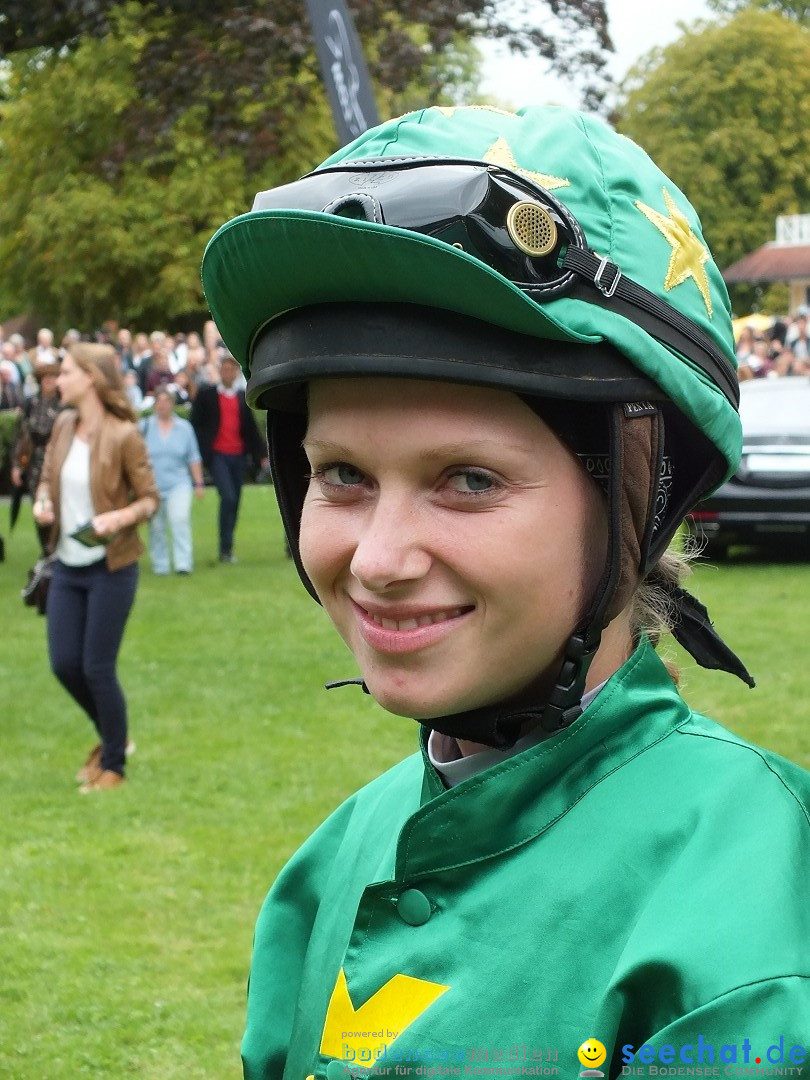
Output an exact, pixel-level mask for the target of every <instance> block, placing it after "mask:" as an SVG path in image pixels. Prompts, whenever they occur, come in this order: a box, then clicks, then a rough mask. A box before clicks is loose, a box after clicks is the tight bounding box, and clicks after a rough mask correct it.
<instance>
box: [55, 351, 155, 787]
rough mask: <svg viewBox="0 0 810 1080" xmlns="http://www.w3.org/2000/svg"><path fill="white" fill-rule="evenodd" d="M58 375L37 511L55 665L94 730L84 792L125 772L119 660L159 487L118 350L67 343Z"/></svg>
mask: <svg viewBox="0 0 810 1080" xmlns="http://www.w3.org/2000/svg"><path fill="white" fill-rule="evenodd" d="M58 382H59V392H60V395H61V398H62V402H63V405H65V406H69V407H68V408H66V409H65V411H64V412H62V413H60V414H59V416H58V417H57V420H56V423H55V424H54V429H53V434H52V436H51V441H50V442H49V444H48V449H47V451H46V454H45V462H44V464H43V467H42V475H41V478H40V482H39V486H38V488H37V495H36V501H35V503H34V517H35V518H36V520H37V522H38V524H40V525H50V526H51V537H50V547H51V550H52V551H53V552H54V553H55V555H56V564H55V570H54V574H53V578H52V581H51V587H50V591H49V594H48V611H47V615H48V650H49V654H50V661H51V668H52V670H53V673H54V674H55V675H56V677H57V678H58V679H59V681H60V682H61V683H62V685H63V686H64V687H65V689H66V690H67V691H68V693H69V694H70V695H71V696H72V697H73V698H74V700H75V701H76V703H77V704H78V705H79V706H80V707H81V708H82V709H84V711H85V712H86V713H87V715H88V716H89V717H90V719H91V721H92V722H93V725H94V726H95V728H96V730H97V732H98V736H99V739H100V742H99V743H98V745H97V746H95V747H94V748H93V750H92V751H91V752H90V755H89V756H88V758H87V760H86V761H85V764H84V766H83V767H82V768H81V769H80V770H79V773H78V774H77V780H79V781H80V782H81V783H82V787H81V788H80V791H81V792H82V793H83V794H84V793H87V792H91V791H102V790H106V789H109V788H114V787H118V786H119V785H120V784H121V783H123V780H124V765H125V758H126V747H127V707H126V700H125V698H124V694H123V691H122V689H121V685H120V683H119V682H118V676H117V674H116V664H117V659H118V650H119V648H120V645H121V639H122V638H123V634H124V627H125V626H126V621H127V618H128V616H129V612H130V610H131V608H132V604H133V601H134V599H135V591H136V588H137V584H138V557H139V556H140V555H141V554H142V552H143V550H144V549H143V545H142V544H141V542H140V539H139V537H138V532H137V526H138V525H139V524H140V523H141V522H142V521H146V520H147V518H149V517H151V515H152V514H153V513H154V512H155V510H156V509H157V507H158V503H159V497H158V493H157V489H156V487H155V480H154V476H153V475H152V469H151V467H150V465H149V459H148V456H147V453H146V447H145V446H144V442H143V439H142V438H141V435H140V432H139V431H138V428H137V426H136V424H135V422H134V421H135V416H134V413H133V411H132V408H131V406H130V404H129V400H128V398H127V396H126V392H125V390H124V387H123V384H122V382H121V376H120V373H119V371H118V366H117V363H116V356H115V351H114V350H113V349H112V348H111V347H110V346H107V345H90V344H85V343H79V344H76V345H73V346H71V348H70V351H69V352H68V353H67V354H66V356H65V358H64V359H63V361H62V367H61V371H60V373H59V380H58Z"/></svg>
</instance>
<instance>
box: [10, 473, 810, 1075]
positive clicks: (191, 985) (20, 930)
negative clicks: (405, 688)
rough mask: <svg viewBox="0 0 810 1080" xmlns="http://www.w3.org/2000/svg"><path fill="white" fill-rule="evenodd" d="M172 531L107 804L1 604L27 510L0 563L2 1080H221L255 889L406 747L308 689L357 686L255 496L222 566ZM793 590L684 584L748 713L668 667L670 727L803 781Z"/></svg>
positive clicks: (807, 739) (233, 1050)
mask: <svg viewBox="0 0 810 1080" xmlns="http://www.w3.org/2000/svg"><path fill="white" fill-rule="evenodd" d="M0 514H2V519H3V525H4V526H5V520H6V507H5V506H3V507H0ZM194 515H195V519H194V526H195V539H196V558H197V570H196V572H195V574H194V575H193V576H192V577H190V578H174V577H171V578H154V577H152V575H151V573H150V571H149V568H148V560H146V559H145V560H144V561H143V563H142V577H141V584H140V588H139V593H138V598H137V601H136V606H135V610H134V612H133V615H132V617H131V620H130V623H129V626H128V630H127V637H126V639H125V642H124V648H123V651H122V658H121V665H120V667H121V677H122V681H123V683H124V686H125V689H126V692H127V697H128V701H129V706H130V717H131V728H132V735H133V737H134V738H135V740H136V741H137V744H138V749H137V752H136V754H135V755H134V757H133V758H132V759H131V761H130V767H129V770H128V775H129V782H128V783H127V785H126V787H125V788H123V789H122V790H121V791H116V792H110V793H104V794H101V795H96V796H88V797H86V798H82V797H80V796H78V795H77V794H76V785H75V784H74V783H73V774H74V773H75V771H76V769H77V768H78V767H79V765H80V764H81V763H82V761H83V759H84V757H85V755H86V753H87V751H88V750H89V749H90V746H91V745H92V744H93V742H94V739H93V735H92V732H91V730H90V728H89V725H88V723H87V721H86V719H84V718H83V716H82V715H81V713H80V712H79V710H78V709H77V708H76V707H75V706H74V705H73V704H72V702H71V701H70V700H69V698H68V697H67V695H66V694H65V693H64V691H62V689H61V688H60V687H59V686H58V685H57V683H56V682H55V680H54V679H53V677H52V676H51V674H50V671H49V669H48V664H47V658H46V651H45V626H44V619H41V618H39V617H38V616H37V615H36V614H35V613H34V611H33V610H32V609H29V608H24V607H23V606H22V604H21V602H20V599H19V589H20V586H21V585H22V583H23V581H24V579H25V571H26V569H27V568H28V566H29V565H31V563H32V562H33V559H34V552H35V545H34V538H33V529H32V527H31V521H30V508H29V507H28V506H26V507H25V509H24V511H23V515H22V517H21V520H20V522H19V524H18V526H17V529H16V531H15V533H14V534H13V536H12V538H11V540H8V539H7V561H6V563H5V564H4V565H2V566H0V610H2V625H3V648H2V654H0V655H1V656H2V660H0V677H1V679H0V723H1V724H2V748H3V752H2V757H0V791H2V804H1V805H2V810H3V812H2V815H0V836H1V839H0V851H2V860H1V861H0V1080H78V1078H81V1077H93V1078H98V1080H102V1078H103V1080H122V1078H125V1077H138V1078H143V1080H181V1078H182V1080H203V1078H204V1080H227V1078H234V1080H235V1078H237V1077H239V1076H240V1075H241V1069H240V1066H239V1040H240V1037H241V1031H242V1021H243V1014H244V997H245V981H246V976H247V970H248V963H249V956H250V947H251V937H252V930H253V923H254V921H255V917H256V914H257V912H258V909H259V906H260V904H261V901H262V899H263V897H264V894H265V892H266V890H267V887H268V885H269V883H270V882H271V881H272V879H273V877H274V875H275V874H276V872H277V871H278V869H279V867H280V866H281V864H282V863H283V861H284V860H285V859H286V858H287V857H288V856H289V855H290V854H291V852H292V851H293V850H294V848H295V847H296V846H297V845H298V844H299V843H300V842H301V841H302V840H303V839H304V838H305V837H306V836H307V835H308V833H309V832H310V831H311V830H312V828H313V827H314V826H315V825H316V824H317V823H318V822H319V821H320V820H322V819H323V817H325V816H326V814H328V813H329V811H330V810H331V809H332V808H333V807H335V806H336V805H337V804H338V803H339V802H340V801H341V800H342V799H343V798H345V797H346V796H347V795H348V794H349V793H350V792H351V791H353V790H354V789H355V788H357V787H358V786H359V785H361V784H363V783H364V782H366V781H367V780H369V779H371V778H372V777H373V776H376V775H377V774H378V773H379V772H381V771H382V770H383V769H385V768H386V767H387V766H389V765H390V764H392V763H393V762H394V761H396V760H398V759H399V758H400V757H402V756H403V755H405V754H407V753H409V752H410V751H411V750H413V749H414V747H415V740H416V726H415V725H414V724H413V723H411V722H409V721H407V720H402V719H395V718H392V717H389V716H387V715H386V714H385V713H383V712H382V710H380V709H379V708H378V707H377V706H375V705H374V703H373V702H372V701H370V699H369V698H367V697H365V696H364V695H363V694H361V693H360V691H359V690H356V689H354V688H346V689H343V690H334V691H330V692H329V694H327V693H326V692H325V691H324V690H323V689H322V686H323V683H324V682H325V681H326V680H328V679H332V678H340V677H344V676H349V675H353V674H355V668H354V665H353V662H352V660H351V657H350V656H349V655H348V653H347V652H346V650H345V648H344V647H343V645H342V644H341V643H340V642H339V640H338V639H337V637H336V635H335V634H334V633H333V632H332V631H331V630H330V627H329V625H328V623H327V620H326V617H325V615H324V614H323V612H322V611H321V610H320V609H319V608H318V607H317V606H316V605H315V604H314V603H313V602H312V601H311V600H310V599H309V597H308V596H307V595H306V593H305V592H304V590H303V588H302V587H301V585H300V584H299V582H298V579H297V577H296V575H295V573H294V570H293V568H292V565H291V563H290V562H289V560H288V559H286V558H285V556H284V547H283V540H282V535H281V528H280V525H279V521H278V516H277V513H276V509H275V501H274V497H273V492H272V489H271V488H269V487H256V488H250V489H247V490H246V493H245V502H244V505H243V509H242V518H241V522H240V525H239V530H238V535H237V552H238V556H239V563H238V564H237V565H235V566H220V565H219V564H218V563H215V562H214V557H215V554H216V529H215V515H216V496H215V494H214V493H213V492H211V491H209V492H208V493H207V495H206V498H205V499H204V500H203V502H202V503H201V504H199V505H198V504H195V507H194ZM3 531H6V532H7V530H5V528H4V529H3ZM809 586H810V564H805V563H802V562H779V563H767V562H764V561H756V560H746V561H743V560H737V561H734V562H732V563H731V564H729V565H726V566H723V567H720V568H716V567H708V566H707V567H704V568H701V569H700V570H699V571H698V573H697V576H696V578H695V579H694V587H695V591H696V592H697V593H698V594H699V595H700V597H701V599H703V600H704V602H706V603H707V604H708V605H709V608H710V611H711V612H712V615H713V617H714V619H715V622H716V625H717V627H718V629H720V630H721V631H722V632H723V633H724V634H725V635H726V637H727V639H728V641H729V643H730V644H731V645H732V646H733V647H734V648H735V649H737V651H738V652H739V653H740V655H741V656H742V657H743V659H744V660H745V661H746V662H747V664H748V666H749V668H750V669H751V670H752V672H753V673H754V674H755V675H756V677H757V680H758V684H759V686H758V689H757V690H754V691H749V690H748V689H746V688H745V687H744V686H743V684H742V683H739V682H737V680H735V679H733V678H732V677H731V676H728V675H725V674H721V673H710V672H703V671H700V670H699V669H697V668H696V667H695V665H694V663H692V662H691V660H690V661H688V662H687V660H686V659H685V658H684V657H683V654H680V653H678V654H677V655H678V659H679V660H680V661H681V663H682V666H683V672H684V675H683V692H684V695H685V696H686V698H687V699H688V700H689V701H690V703H692V704H694V705H695V706H696V707H699V708H700V709H701V710H702V711H705V712H709V713H710V714H712V715H714V716H715V718H716V719H718V720H720V721H721V722H722V723H724V724H726V725H727V726H728V727H730V728H732V729H733V730H734V731H737V732H739V733H741V734H743V735H744V736H745V737H747V738H750V739H752V740H754V741H756V742H759V743H761V744H763V745H765V746H768V747H770V748H772V749H774V750H777V751H778V752H780V753H782V754H785V755H786V756H788V757H791V758H793V759H794V760H796V761H799V762H800V763H801V764H803V765H805V766H810V731H809V730H808V725H807V723H806V717H807V711H808V710H807V706H806V702H805V688H806V685H807V676H806V670H807V668H806V659H805V656H806V650H807V641H808V640H810V614H809V613H808V604H807V596H808V595H810V587H809ZM669 652H670V653H672V654H675V653H676V652H677V650H675V649H674V648H670V649H669Z"/></svg>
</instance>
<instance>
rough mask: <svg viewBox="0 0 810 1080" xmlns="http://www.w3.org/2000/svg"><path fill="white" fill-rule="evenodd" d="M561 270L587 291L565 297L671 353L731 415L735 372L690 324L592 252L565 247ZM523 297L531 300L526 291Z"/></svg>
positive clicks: (737, 388) (737, 396) (736, 389)
mask: <svg viewBox="0 0 810 1080" xmlns="http://www.w3.org/2000/svg"><path fill="white" fill-rule="evenodd" d="M562 267H563V269H566V270H573V271H574V272H575V273H576V274H578V275H579V276H580V277H581V278H583V279H584V280H585V281H586V282H587V283H588V285H591V286H593V289H589V290H588V292H587V293H585V292H584V291H583V290H578V289H577V288H576V287H575V288H574V289H573V290H571V291H570V292H569V293H568V295H569V296H571V297H573V298H574V299H579V300H586V301H587V302H588V303H590V304H597V305H598V306H599V307H603V308H606V309H607V310H608V311H615V312H617V313H618V314H619V315H624V316H625V317H626V318H628V319H630V320H631V321H632V322H634V323H636V324H637V325H639V326H641V327H642V329H644V330H646V331H647V333H648V334H650V335H651V336H652V337H654V338H655V339H656V340H658V341H661V342H663V343H664V344H666V345H671V346H672V347H673V348H676V349H677V350H678V352H680V353H682V354H683V355H684V356H686V357H687V359H689V360H691V361H692V363H694V364H696V365H697V367H699V368H700V370H701V371H703V372H705V373H706V374H707V375H708V376H709V377H710V378H711V379H712V381H713V382H714V383H715V384H716V385H717V386H718V387H719V389H720V390H722V392H723V393H724V394H725V396H726V397H727V398H728V400H729V401H730V402H731V404H732V405H733V406H734V407H735V409H736V408H737V407H738V405H739V401H740V386H739V382H738V381H737V375H736V372H735V371H734V369H733V368H732V366H731V364H730V363H729V361H728V360H727V359H726V357H725V356H724V355H723V353H722V352H721V351H720V350H719V349H718V348H717V346H716V345H715V344H714V342H713V341H712V340H711V338H710V337H709V336H708V335H707V334H704V333H703V332H702V331H701V329H700V328H699V327H698V326H696V325H695V324H694V323H693V322H692V321H691V319H687V318H686V317H685V316H684V315H681V313H680V312H679V311H678V310H677V309H676V308H674V307H673V306H672V305H671V304H668V303H667V302H666V301H665V300H662V299H661V297H660V296H656V295H655V293H652V292H650V291H649V290H648V289H645V288H644V287H643V286H642V285H639V284H638V283H637V282H635V281H633V280H632V279H631V278H629V277H627V276H626V275H625V274H623V273H622V272H621V270H620V269H619V267H618V266H616V264H615V263H613V262H610V261H609V260H605V259H604V258H601V257H600V256H599V255H596V254H595V253H594V252H592V251H588V250H586V249H584V248H575V247H569V248H568V249H567V251H566V253H565V257H564V258H563V261H562ZM524 288H526V287H525V286H524ZM526 291H527V292H528V293H529V295H531V287H528V288H526ZM661 323H664V324H665V327H666V329H664V327H662V326H661V325H660V324H661ZM673 332H674V333H673Z"/></svg>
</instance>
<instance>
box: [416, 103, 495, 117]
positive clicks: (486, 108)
mask: <svg viewBox="0 0 810 1080" xmlns="http://www.w3.org/2000/svg"><path fill="white" fill-rule="evenodd" d="M431 108H432V109H436V110H437V111H438V112H440V113H441V114H442V116H452V115H453V113H455V112H458V111H459V109H477V110H478V111H479V112H491V113H497V114H498V116H515V115H516V114H515V113H513V112H509V111H508V110H507V109H498V108H496V107H495V106H494V105H431Z"/></svg>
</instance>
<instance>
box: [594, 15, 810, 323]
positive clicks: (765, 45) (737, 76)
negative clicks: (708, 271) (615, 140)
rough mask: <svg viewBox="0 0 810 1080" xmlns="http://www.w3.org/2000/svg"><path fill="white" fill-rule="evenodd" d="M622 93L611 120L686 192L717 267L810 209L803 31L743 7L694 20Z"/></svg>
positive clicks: (809, 90)
mask: <svg viewBox="0 0 810 1080" xmlns="http://www.w3.org/2000/svg"><path fill="white" fill-rule="evenodd" d="M624 93H625V97H624V101H623V104H622V105H621V106H620V107H619V110H618V114H617V116H616V118H615V120H616V124H617V127H618V128H619V130H620V131H622V132H623V133H624V134H626V135H629V136H630V138H632V139H634V140H635V141H636V142H638V143H640V144H641V146H643V147H644V148H645V149H646V150H647V151H648V153H649V154H650V155H651V156H652V157H653V158H654V159H655V161H656V162H658V164H659V165H660V166H661V168H662V169H663V170H664V172H666V173H667V174H668V175H669V176H671V177H672V179H673V180H674V181H675V183H677V184H678V185H679V186H680V187H682V188H683V189H684V191H685V192H686V193H687V195H689V196H690V198H691V199H692V201H693V203H694V206H695V209H696V210H697V211H698V214H699V215H700V217H701V220H702V222H703V227H704V233H705V235H706V239H707V241H708V243H709V246H710V248H711V250H712V252H713V254H714V257H715V260H716V261H717V263H718V265H719V266H720V267H721V268H723V267H725V266H728V265H729V264H730V263H732V262H734V261H735V260H736V259H738V258H740V257H741V256H743V255H744V254H746V253H747V252H750V251H752V250H754V249H755V248H757V247H758V246H760V245H761V244H763V243H765V242H766V241H768V240H772V239H773V235H774V222H775V219H776V217H777V216H778V215H779V214H796V213H806V212H808V211H810V170H808V162H810V31H808V30H806V29H804V28H802V27H797V26H796V23H795V22H794V21H792V20H790V19H788V18H786V17H785V16H784V15H778V14H775V13H773V12H763V11H758V10H753V9H750V8H749V9H746V10H743V11H741V12H740V13H739V14H738V15H735V16H734V17H733V18H732V19H730V20H729V21H728V22H726V23H723V24H721V25H707V24H705V23H704V24H698V25H697V26H696V27H695V28H693V29H692V30H690V31H688V32H686V33H684V35H683V36H682V37H681V38H680V39H679V40H678V41H676V42H675V43H674V44H672V45H670V46H668V47H667V48H666V49H663V50H656V51H655V52H654V53H652V54H651V55H650V56H648V57H647V58H646V60H645V61H644V62H643V63H642V64H641V65H640V66H639V67H638V68H637V69H636V70H635V71H634V72H632V73H631V75H630V76H629V81H628V83H627V84H626V86H625V88H624ZM735 298H736V299H737V300H738V304H737V305H735V306H737V307H738V308H739V309H740V310H742V308H743V305H744V304H746V303H750V301H751V299H752V295H751V292H750V290H748V293H747V294H745V293H744V291H743V290H739V291H737V290H735Z"/></svg>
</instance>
